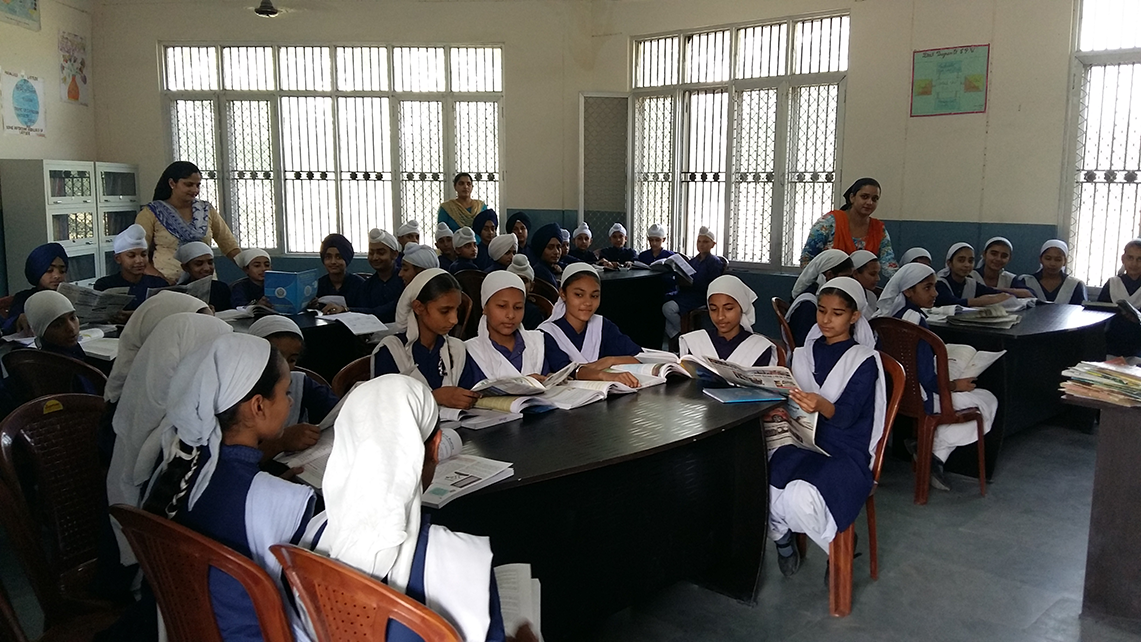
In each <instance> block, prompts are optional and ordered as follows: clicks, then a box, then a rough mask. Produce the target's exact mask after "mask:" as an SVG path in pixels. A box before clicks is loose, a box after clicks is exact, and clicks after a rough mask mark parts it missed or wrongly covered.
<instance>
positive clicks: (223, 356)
mask: <svg viewBox="0 0 1141 642" xmlns="http://www.w3.org/2000/svg"><path fill="white" fill-rule="evenodd" d="M170 386H171V389H172V390H175V391H177V394H172V395H171V398H172V402H171V405H170V409H169V411H168V413H167V416H166V418H165V419H164V420H163V433H162V442H163V444H162V445H163V452H164V453H165V457H164V459H163V463H162V466H161V467H160V468H159V472H158V473H157V474H156V475H155V481H154V483H153V485H152V487H151V489H150V491H149V495H148V496H147V499H146V501H145V502H144V504H143V508H144V509H145V510H147V511H149V512H152V513H155V514H157V515H162V516H165V517H167V518H168V519H173V520H175V521H176V522H178V523H180V524H182V525H183V526H187V527H189V528H191V529H193V530H195V531H197V532H199V533H202V534H203V535H206V536H208V537H211V538H213V539H215V540H217V541H219V542H220V543H222V544H225V545H226V546H228V547H230V548H232V549H234V550H235V551H237V552H238V553H241V554H242V555H245V556H246V557H249V558H250V559H252V560H253V561H255V562H257V564H258V565H259V566H261V567H262V568H263V569H265V570H266V572H267V573H268V574H269V576H270V577H272V578H274V581H275V582H278V589H279V590H280V591H281V593H282V598H283V599H284V600H285V603H286V605H287V606H286V611H287V612H288V613H289V614H290V616H291V617H290V619H291V620H292V625H293V629H294V633H295V636H298V635H299V636H301V637H300V639H303V640H304V639H308V635H307V633H306V632H305V631H306V629H305V624H304V623H303V622H302V620H301V618H300V616H299V615H298V614H297V612H296V610H295V609H294V608H293V607H292V606H291V605H292V603H293V601H292V600H290V599H288V598H287V597H286V596H288V595H291V594H290V593H289V589H288V587H287V586H285V585H284V584H283V582H282V572H281V565H280V564H279V563H278V562H277V558H275V557H274V556H273V554H272V553H271V552H270V550H269V547H270V546H273V545H274V544H297V543H299V542H300V541H301V536H302V535H303V534H304V532H305V526H306V524H308V522H309V520H310V519H311V518H312V516H313V508H314V504H315V498H314V494H313V490H312V489H311V488H309V487H308V486H304V485H302V484H294V483H291V482H288V481H285V480H283V479H279V478H277V477H274V476H273V475H271V474H269V473H265V472H260V471H259V470H258V462H259V461H260V460H261V451H260V450H259V449H258V445H259V444H260V443H261V442H262V441H263V440H265V439H271V438H274V437H276V436H277V435H279V434H280V433H281V427H282V425H283V423H284V422H285V417H286V415H287V414H288V413H289V408H290V399H289V368H288V366H286V365H285V359H283V358H282V357H281V355H280V354H279V353H278V352H277V350H276V349H274V347H273V346H272V345H270V344H269V342H268V341H266V340H265V339H262V338H259V337H255V336H251V335H248V334H238V333H235V334H229V335H226V336H222V337H218V338H217V339H215V340H214V341H213V342H211V343H210V344H209V345H207V346H206V347H205V348H204V349H202V350H199V351H198V352H197V353H196V354H193V355H191V356H190V357H189V358H188V359H186V360H185V361H184V362H183V363H182V364H180V365H179V367H178V369H177V370H176V371H175V373H174V378H173V379H172V380H171V381H170ZM209 586H210V597H211V600H210V601H211V604H212V606H213V611H214V620H215V621H216V622H217V624H218V630H219V632H220V633H221V634H222V639H224V640H253V639H260V638H261V635H260V627H259V624H258V620H257V614H256V612H255V611H254V605H253V602H252V601H251V600H250V597H249V595H247V594H246V591H245V589H244V588H242V585H241V584H240V583H239V582H238V581H237V580H236V579H234V578H233V577H231V576H229V575H227V574H226V573H224V572H222V571H219V570H217V569H213V568H212V569H210V573H209Z"/></svg>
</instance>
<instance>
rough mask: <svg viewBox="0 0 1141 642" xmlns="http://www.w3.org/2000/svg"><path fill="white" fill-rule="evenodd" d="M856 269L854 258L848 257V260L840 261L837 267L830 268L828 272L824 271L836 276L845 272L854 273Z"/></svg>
mask: <svg viewBox="0 0 1141 642" xmlns="http://www.w3.org/2000/svg"><path fill="white" fill-rule="evenodd" d="M855 269H856V268H855V263H852V257H848V258H846V259H844V260H843V261H840V262H839V263H837V264H836V265H833V266H832V267H830V268H828V269H827V270H824V273H825V274H832V275H836V274H841V273H843V272H852V271H853V270H855Z"/></svg>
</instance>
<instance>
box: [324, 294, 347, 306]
mask: <svg viewBox="0 0 1141 642" xmlns="http://www.w3.org/2000/svg"><path fill="white" fill-rule="evenodd" d="M317 303H320V304H321V305H335V306H338V307H342V308H347V307H349V304H348V303H346V302H345V297H343V296H341V295H339V294H327V295H325V296H323V297H318V298H317Z"/></svg>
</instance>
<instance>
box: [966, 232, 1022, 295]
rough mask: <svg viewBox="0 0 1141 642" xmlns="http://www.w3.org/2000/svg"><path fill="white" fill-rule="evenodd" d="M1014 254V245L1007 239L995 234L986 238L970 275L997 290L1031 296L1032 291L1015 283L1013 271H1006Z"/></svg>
mask: <svg viewBox="0 0 1141 642" xmlns="http://www.w3.org/2000/svg"><path fill="white" fill-rule="evenodd" d="M1013 255H1014V245H1013V244H1012V243H1011V242H1010V240H1009V239H1007V238H1005V237H1002V236H995V237H993V238H990V239H987V242H986V245H984V246H983V255H982V258H980V259H979V261H978V263H977V264H976V265H975V268H976V269H975V271H974V272H971V276H973V277H974V278H975V280H976V281H978V282H979V283H985V284H986V285H987V286H989V287H992V288H994V289H996V290H998V291H999V292H1006V293H1007V294H1013V295H1014V296H1019V297H1032V296H1034V293H1033V292H1031V291H1030V290H1027V289H1026V287H1025V286H1024V285H1016V284H1015V280H1016V279H1017V278H1018V277H1016V276H1015V275H1014V273H1013V272H1007V271H1006V266H1007V265H1008V264H1009V263H1010V258H1011V256H1013Z"/></svg>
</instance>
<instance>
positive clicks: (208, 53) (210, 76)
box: [165, 47, 218, 91]
mask: <svg viewBox="0 0 1141 642" xmlns="http://www.w3.org/2000/svg"><path fill="white" fill-rule="evenodd" d="M165 80H166V88H167V90H169V91H212V90H215V89H217V88H218V50H217V49H215V48H214V47H167V48H166V78H165Z"/></svg>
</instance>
